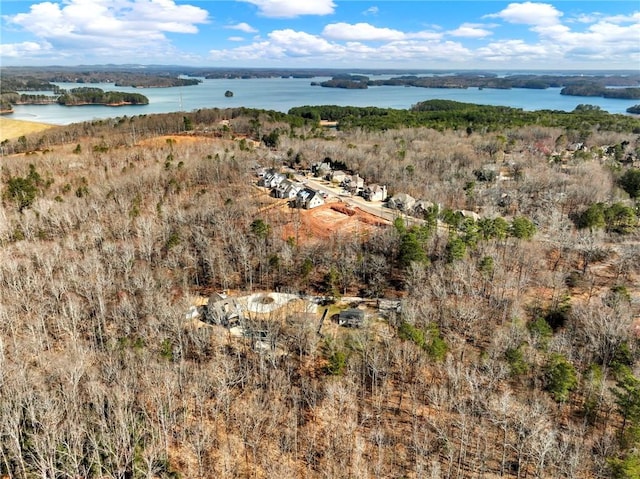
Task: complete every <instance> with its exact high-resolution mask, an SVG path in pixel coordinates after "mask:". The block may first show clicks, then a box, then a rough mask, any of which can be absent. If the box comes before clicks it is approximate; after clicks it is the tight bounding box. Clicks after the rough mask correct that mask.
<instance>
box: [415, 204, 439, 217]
mask: <svg viewBox="0 0 640 479" xmlns="http://www.w3.org/2000/svg"><path fill="white" fill-rule="evenodd" d="M435 208H437V205H435V204H434V203H432V202H431V201H427V200H418V201H416V204H415V205H413V214H414V215H416V216H417V217H419V218H424V216H425V215H426V214H427V213H429V212H432V211H434V209H435ZM436 212H437V210H436Z"/></svg>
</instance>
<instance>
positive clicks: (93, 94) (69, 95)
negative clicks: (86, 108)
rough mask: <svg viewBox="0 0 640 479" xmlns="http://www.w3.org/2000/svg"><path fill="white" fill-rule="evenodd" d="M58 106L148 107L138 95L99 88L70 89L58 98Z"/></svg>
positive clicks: (147, 100)
mask: <svg viewBox="0 0 640 479" xmlns="http://www.w3.org/2000/svg"><path fill="white" fill-rule="evenodd" d="M57 101H58V103H59V104H60V105H66V106H73V105H107V106H118V105H148V104H149V99H148V98H147V97H146V96H144V95H141V94H140V93H124V92H119V91H107V92H105V91H104V90H102V89H100V88H89V87H81V88H72V89H71V90H69V91H65V92H64V93H63V94H62V95H60V96H59V97H58V100H57Z"/></svg>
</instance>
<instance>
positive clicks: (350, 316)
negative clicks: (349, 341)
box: [338, 308, 364, 328]
mask: <svg viewBox="0 0 640 479" xmlns="http://www.w3.org/2000/svg"><path fill="white" fill-rule="evenodd" d="M363 323H364V311H363V310H361V309H357V308H351V309H345V310H344V311H340V314H339V315H338V324H339V325H340V326H346V327H348V328H359V327H361V326H362V324H363Z"/></svg>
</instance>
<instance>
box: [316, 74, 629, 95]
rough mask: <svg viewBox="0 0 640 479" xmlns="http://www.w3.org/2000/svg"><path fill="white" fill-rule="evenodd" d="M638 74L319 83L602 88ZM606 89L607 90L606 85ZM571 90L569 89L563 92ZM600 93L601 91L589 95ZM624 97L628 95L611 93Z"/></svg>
mask: <svg viewBox="0 0 640 479" xmlns="http://www.w3.org/2000/svg"><path fill="white" fill-rule="evenodd" d="M639 83H640V75H637V74H632V75H610V76H609V75H593V76H583V75H580V76H576V75H510V76H505V77H499V76H498V75H496V74H494V73H486V72H479V73H454V74H450V75H430V76H417V75H402V76H397V77H392V78H388V79H384V80H372V79H370V78H369V77H367V76H364V75H348V74H340V75H335V76H334V77H333V78H332V79H331V80H329V81H324V82H322V83H320V85H321V86H323V87H329V88H368V87H369V86H413V87H422V88H495V89H503V90H504V89H511V88H528V89H536V90H544V89H547V88H560V87H573V86H574V85H575V86H578V87H582V86H584V87H587V88H592V89H600V90H604V89H605V87H606V86H616V87H618V86H632V87H633V86H637V85H638V84H639ZM606 93H609V90H608V89H607V91H606ZM567 94H571V93H567ZM627 94H630V93H627ZM590 96H601V95H590ZM611 98H628V97H611Z"/></svg>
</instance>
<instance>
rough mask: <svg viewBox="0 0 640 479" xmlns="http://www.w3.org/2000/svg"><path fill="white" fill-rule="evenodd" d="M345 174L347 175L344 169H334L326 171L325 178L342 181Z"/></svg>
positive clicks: (337, 181)
mask: <svg viewBox="0 0 640 479" xmlns="http://www.w3.org/2000/svg"><path fill="white" fill-rule="evenodd" d="M347 176H349V175H347V174H346V173H345V172H344V171H342V170H336V171H330V172H329V173H327V176H326V177H325V178H326V179H327V180H328V181H331V182H333V183H342V182H343V181H344V180H345V178H346V177H347Z"/></svg>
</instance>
